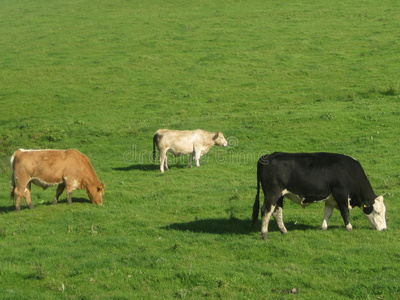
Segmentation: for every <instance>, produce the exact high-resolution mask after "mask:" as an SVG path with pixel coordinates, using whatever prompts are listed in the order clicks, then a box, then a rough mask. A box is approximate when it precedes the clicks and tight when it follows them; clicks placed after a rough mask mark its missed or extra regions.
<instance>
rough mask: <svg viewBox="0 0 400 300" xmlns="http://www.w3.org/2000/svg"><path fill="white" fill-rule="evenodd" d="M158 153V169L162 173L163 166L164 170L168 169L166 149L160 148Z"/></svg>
mask: <svg viewBox="0 0 400 300" xmlns="http://www.w3.org/2000/svg"><path fill="white" fill-rule="evenodd" d="M159 155H160V158H159V160H160V171H161V173H164V168H165V170H166V171H168V165H167V151H165V150H161V151H159Z"/></svg>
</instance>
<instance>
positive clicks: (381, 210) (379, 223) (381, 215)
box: [364, 196, 387, 231]
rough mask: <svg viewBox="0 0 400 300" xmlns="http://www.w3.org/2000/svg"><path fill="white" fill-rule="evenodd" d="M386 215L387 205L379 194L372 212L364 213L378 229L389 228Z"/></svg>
mask: <svg viewBox="0 0 400 300" xmlns="http://www.w3.org/2000/svg"><path fill="white" fill-rule="evenodd" d="M385 215H386V207H385V204H384V203H383V197H382V196H379V197H377V198H376V199H375V202H374V204H373V210H372V212H371V213H370V214H369V215H367V214H364V216H365V217H366V218H367V220H368V221H369V223H370V224H371V225H372V226H373V227H374V228H375V229H376V230H378V231H382V230H386V229H387V227H386V217H385Z"/></svg>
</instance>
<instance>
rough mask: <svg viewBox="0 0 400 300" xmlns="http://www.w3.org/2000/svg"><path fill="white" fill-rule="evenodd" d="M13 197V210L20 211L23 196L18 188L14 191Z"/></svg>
mask: <svg viewBox="0 0 400 300" xmlns="http://www.w3.org/2000/svg"><path fill="white" fill-rule="evenodd" d="M14 195H15V210H16V211H20V210H21V198H22V196H23V195H24V194H23V193H21V192H20V191H19V190H18V188H16V189H15V190H14Z"/></svg>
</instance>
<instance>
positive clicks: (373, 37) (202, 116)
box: [0, 0, 400, 299]
mask: <svg viewBox="0 0 400 300" xmlns="http://www.w3.org/2000/svg"><path fill="white" fill-rule="evenodd" d="M399 28H400V14H399V5H398V2H397V1H395V0H381V1H372V0H367V1H361V0H355V1H350V2H349V1H322V0H316V1H304V0H294V1H286V0H284V1H274V0H268V1H257V0H249V1H234V0H229V1H208V0H206V1H197V2H193V1H186V0H182V1H181V0H180V1H154V0H149V1H136V0H133V1H124V0H116V1H106V0H100V1H96V2H91V1H82V0H72V1H59V0H54V1H32V0H24V1H10V0H3V1H1V2H0V35H1V42H0V54H1V55H0V258H1V259H0V298H2V299H106V298H111V299H173V298H178V299H179V298H181V299H198V298H210V299H217V298H222V299H399V298H400V289H399V280H400V248H399V242H400V231H399V226H400V221H399V210H400V199H399V198H400V188H399V183H400V182H399V180H400V154H399V146H400V78H399V65H400V58H399V49H400V39H399ZM159 128H169V129H179V130H184V129H196V128H201V129H204V130H207V131H218V130H220V131H222V132H223V134H224V136H225V138H227V140H228V142H229V146H228V147H227V148H222V147H218V146H215V147H213V148H212V149H211V150H210V152H209V153H208V154H207V155H205V156H204V157H202V159H201V161H200V164H201V166H200V167H199V168H196V167H194V168H192V169H188V168H187V161H188V157H179V158H174V157H172V156H170V157H169V166H170V170H169V171H168V172H166V173H165V174H161V173H160V171H159V169H158V164H157V163H153V161H152V153H151V152H152V138H153V134H154V132H155V131H156V130H157V129H159ZM18 148H25V149H30V148H54V149H63V148H76V149H78V150H80V151H81V152H82V153H84V154H86V155H87V156H88V158H89V159H90V161H91V163H92V165H93V167H94V169H95V171H96V173H97V175H98V177H99V179H100V180H101V181H103V182H104V183H105V184H106V189H105V195H104V197H103V202H104V205H103V206H96V205H93V204H91V203H90V202H89V200H88V197H87V195H86V193H85V192H84V191H75V192H74V193H73V194H72V201H73V204H72V205H67V204H66V195H65V193H64V194H63V195H61V197H60V202H59V204H58V205H51V201H52V199H53V197H54V194H55V188H49V189H47V190H42V189H41V188H39V187H36V186H32V203H33V205H34V207H35V208H34V209H33V210H29V209H27V207H26V204H25V202H24V201H23V202H22V211H21V212H15V211H14V210H15V207H14V203H13V201H12V200H10V197H9V185H10V166H9V158H10V156H11V154H12V153H13V152H14V151H15V150H16V149H18ZM274 151H287V152H299V151H304V152H316V151H326V152H338V153H343V154H347V155H350V156H352V157H354V158H356V159H357V160H359V161H360V163H361V164H362V166H363V167H364V170H365V172H366V174H367V176H368V178H369V180H370V182H371V184H372V187H373V188H374V191H375V193H376V194H379V195H383V196H384V198H385V204H386V208H387V217H386V220H387V225H388V230H387V231H385V232H377V231H375V230H373V229H372V227H371V226H370V224H369V223H368V221H367V220H366V219H365V217H364V216H363V213H362V211H361V210H360V209H359V208H354V209H353V210H352V211H350V222H351V224H352V225H353V227H354V230H353V231H352V232H347V231H346V230H345V228H344V224H343V220H342V218H341V216H340V213H339V212H338V211H334V213H333V215H332V217H331V219H330V227H329V229H328V231H326V232H323V231H321V230H320V229H319V228H320V225H321V223H322V218H323V207H324V206H323V204H322V203H319V204H314V205H312V206H309V207H307V208H306V209H302V208H301V206H299V205H296V204H294V203H291V202H290V201H289V200H285V201H284V221H285V224H286V227H287V229H288V231H289V232H288V234H286V235H281V234H280V232H279V230H278V227H277V225H276V223H275V222H274V221H273V220H271V223H270V230H269V231H270V232H269V240H267V241H263V240H262V239H261V237H260V224H261V222H260V221H259V222H258V223H257V225H256V226H255V227H252V226H251V214H252V205H253V202H254V196H255V194H256V163H257V159H258V158H259V156H261V155H263V154H267V153H272V152H274Z"/></svg>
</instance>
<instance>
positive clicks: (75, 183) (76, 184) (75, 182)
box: [72, 179, 79, 190]
mask: <svg viewBox="0 0 400 300" xmlns="http://www.w3.org/2000/svg"><path fill="white" fill-rule="evenodd" d="M72 188H73V189H74V190H76V189H77V188H79V185H78V181H76V179H74V183H73V184H72Z"/></svg>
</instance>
